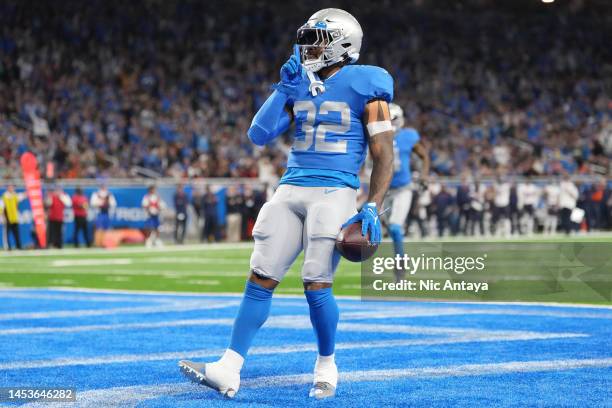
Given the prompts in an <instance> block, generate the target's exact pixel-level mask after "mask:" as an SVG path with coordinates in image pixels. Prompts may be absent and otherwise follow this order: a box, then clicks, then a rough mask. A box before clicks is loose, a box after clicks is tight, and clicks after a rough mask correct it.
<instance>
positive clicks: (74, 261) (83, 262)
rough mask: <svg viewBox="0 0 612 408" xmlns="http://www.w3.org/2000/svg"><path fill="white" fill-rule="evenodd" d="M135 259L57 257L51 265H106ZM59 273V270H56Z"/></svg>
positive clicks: (130, 261) (123, 263)
mask: <svg viewBox="0 0 612 408" xmlns="http://www.w3.org/2000/svg"><path fill="white" fill-rule="evenodd" d="M133 262H134V261H133V260H132V259H130V258H115V259H104V258H86V259H55V260H53V261H51V264H50V265H49V266H52V267H56V268H61V267H65V266H101V265H102V266H105V265H131V264H132V263H133ZM55 273H57V272H55Z"/></svg>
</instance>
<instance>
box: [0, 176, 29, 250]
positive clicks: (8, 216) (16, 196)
mask: <svg viewBox="0 0 612 408" xmlns="http://www.w3.org/2000/svg"><path fill="white" fill-rule="evenodd" d="M25 198H26V195H25V193H17V192H15V185H14V184H9V185H8V186H7V187H6V191H5V192H4V194H2V200H0V211H1V212H2V214H0V217H3V218H4V228H6V234H5V236H4V239H5V240H6V241H5V242H4V245H5V246H6V248H7V249H8V250H9V251H10V250H11V244H10V240H9V233H10V234H11V235H12V236H13V240H14V241H15V246H16V247H17V249H21V238H20V236H19V203H20V202H21V201H23V200H24V199H25Z"/></svg>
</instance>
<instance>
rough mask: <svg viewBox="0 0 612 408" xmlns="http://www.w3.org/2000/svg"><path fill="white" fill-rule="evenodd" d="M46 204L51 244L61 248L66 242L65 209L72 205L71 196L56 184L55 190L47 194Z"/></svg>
mask: <svg viewBox="0 0 612 408" xmlns="http://www.w3.org/2000/svg"><path fill="white" fill-rule="evenodd" d="M45 204H46V205H47V209H48V219H49V246H55V247H56V248H61V247H62V246H63V243H64V238H63V232H62V228H63V226H64V209H65V208H66V207H70V206H71V205H72V203H71V202H70V197H68V194H66V193H64V190H63V189H62V187H61V186H59V185H56V186H55V188H54V189H53V191H52V192H51V193H50V194H48V195H47V199H46V200H45Z"/></svg>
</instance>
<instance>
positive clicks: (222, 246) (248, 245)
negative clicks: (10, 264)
mask: <svg viewBox="0 0 612 408" xmlns="http://www.w3.org/2000/svg"><path fill="white" fill-rule="evenodd" d="M252 248H253V242H244V243H237V244H227V243H221V242H220V243H213V244H188V245H166V246H164V247H161V248H155V250H152V249H149V248H146V247H144V246H142V247H141V246H139V247H126V248H113V249H105V248H79V249H29V250H26V251H20V252H17V251H10V252H7V251H4V252H2V253H0V260H1V259H2V258H3V257H7V258H28V257H44V256H63V255H90V254H91V255H108V256H115V255H117V254H155V253H161V252H190V251H200V250H202V251H204V250H205V251H233V250H236V249H252Z"/></svg>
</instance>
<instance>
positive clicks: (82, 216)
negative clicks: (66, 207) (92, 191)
mask: <svg viewBox="0 0 612 408" xmlns="http://www.w3.org/2000/svg"><path fill="white" fill-rule="evenodd" d="M88 208H89V203H88V199H87V196H86V195H85V194H84V193H83V189H82V188H81V187H77V188H76V189H75V190H74V194H73V195H72V211H73V213H74V239H73V240H74V246H75V248H78V247H79V232H82V233H83V240H84V241H85V244H86V245H87V247H88V248H89V247H90V246H91V240H90V239H89V223H88V221H87V209H88Z"/></svg>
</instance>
